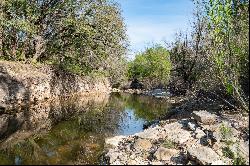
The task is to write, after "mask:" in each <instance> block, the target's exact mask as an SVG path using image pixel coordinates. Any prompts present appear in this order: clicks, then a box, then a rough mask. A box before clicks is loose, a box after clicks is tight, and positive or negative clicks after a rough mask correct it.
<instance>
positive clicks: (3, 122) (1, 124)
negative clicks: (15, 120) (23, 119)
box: [0, 114, 10, 137]
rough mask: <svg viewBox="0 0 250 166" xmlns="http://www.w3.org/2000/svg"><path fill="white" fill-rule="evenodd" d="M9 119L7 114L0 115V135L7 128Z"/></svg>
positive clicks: (0, 135)
mask: <svg viewBox="0 0 250 166" xmlns="http://www.w3.org/2000/svg"><path fill="white" fill-rule="evenodd" d="M9 120H10V117H9V115H6V114H3V115H1V116H0V137H2V136H3V135H4V133H5V132H6V131H7V130H8V125H9Z"/></svg>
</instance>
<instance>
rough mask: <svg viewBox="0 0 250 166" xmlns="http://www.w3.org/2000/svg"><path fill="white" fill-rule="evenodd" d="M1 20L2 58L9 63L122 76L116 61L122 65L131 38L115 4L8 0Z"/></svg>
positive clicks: (105, 1) (84, 0)
mask: <svg viewBox="0 0 250 166" xmlns="http://www.w3.org/2000/svg"><path fill="white" fill-rule="evenodd" d="M0 18H1V22H0V44H1V47H2V48H3V49H2V50H3V53H2V54H1V55H3V56H2V57H3V58H4V59H6V60H13V61H24V62H26V63H31V62H32V63H36V62H37V61H39V62H42V63H49V64H54V65H59V66H60V67H63V68H64V69H67V70H70V71H73V72H76V73H78V74H90V73H92V72H93V71H97V72H102V73H106V75H107V76H111V73H112V72H115V71H117V70H118V73H121V71H120V70H119V69H117V68H115V69H114V68H113V67H114V64H112V63H117V62H118V61H119V62H118V63H120V64H122V63H121V62H120V61H123V59H124V57H125V53H126V50H127V36H126V28H125V25H124V22H123V18H122V17H121V11H120V8H119V6H118V4H116V3H114V2H111V1H109V0H77V1H75V0H39V1H33V0H3V1H1V15H0ZM1 35H2V36H1ZM121 70H122V69H121ZM124 72H125V71H124ZM112 75H113V74H112Z"/></svg>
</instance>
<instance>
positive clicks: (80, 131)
mask: <svg viewBox="0 0 250 166" xmlns="http://www.w3.org/2000/svg"><path fill="white" fill-rule="evenodd" d="M97 100H100V99H97ZM87 105H88V106H85V107H82V106H79V105H77V100H74V104H72V102H71V101H69V102H63V103H62V104H61V105H60V106H59V107H56V109H55V106H53V104H48V105H47V106H46V108H44V107H37V109H38V110H36V111H38V112H39V111H43V110H39V109H46V110H48V109H49V110H50V112H49V114H51V115H50V116H49V117H50V118H51V119H52V120H53V117H54V114H55V113H56V112H61V113H62V114H63V113H64V112H65V113H66V112H67V113H68V112H72V113H70V116H69V115H67V116H64V117H63V118H60V120H57V121H55V122H54V123H51V124H53V125H52V126H51V127H50V128H49V129H48V130H47V131H46V132H44V131H43V132H36V133H35V134H32V136H30V137H28V138H25V139H19V140H15V141H13V142H11V141H9V144H8V146H5V147H4V148H3V146H2V145H0V164H16V165H19V164H29V165H30V164H100V156H101V155H102V153H103V150H104V143H105V138H107V137H112V136H115V135H131V134H135V133H137V132H140V131H142V130H143V127H144V124H146V123H148V122H151V121H153V120H156V119H159V118H160V117H162V116H163V115H165V114H166V113H167V112H168V110H169V108H170V107H171V104H170V103H167V102H166V101H165V100H164V99H156V98H153V97H150V96H139V95H132V94H126V93H112V94H111V95H110V96H109V97H108V100H107V101H105V102H98V104H96V102H95V101H92V102H88V103H87ZM47 107H53V109H50V108H47ZM33 108H34V107H33ZM35 108H36V107H35ZM30 111H31V110H30ZM32 111H34V110H32ZM68 114H69V113H68ZM52 115H53V116H52ZM50 121H51V120H50ZM1 146H2V147H1Z"/></svg>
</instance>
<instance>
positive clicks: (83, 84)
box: [0, 61, 111, 109]
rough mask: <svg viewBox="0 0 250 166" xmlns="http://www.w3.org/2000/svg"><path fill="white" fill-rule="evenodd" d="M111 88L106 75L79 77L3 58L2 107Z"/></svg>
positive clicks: (0, 72) (0, 65) (0, 71)
mask: <svg viewBox="0 0 250 166" xmlns="http://www.w3.org/2000/svg"><path fill="white" fill-rule="evenodd" d="M110 90H111V89H110V85H109V81H108V79H105V78H102V79H100V78H99V79H93V78H90V77H80V76H77V75H75V74H71V73H68V72H65V71H62V70H59V69H56V68H53V67H52V66H49V65H40V66H34V65H28V64H21V63H17V62H6V61H0V108H1V107H2V108H5V109H9V108H11V107H13V106H15V105H16V104H27V103H33V102H37V101H43V100H45V99H56V98H58V97H61V96H72V95H74V94H77V95H82V94H84V95H86V93H87V94H88V93H109V91H110Z"/></svg>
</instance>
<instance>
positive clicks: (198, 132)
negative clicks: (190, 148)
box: [195, 129, 206, 139]
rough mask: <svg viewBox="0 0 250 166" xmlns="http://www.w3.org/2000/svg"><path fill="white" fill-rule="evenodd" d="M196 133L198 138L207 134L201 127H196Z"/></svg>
mask: <svg viewBox="0 0 250 166" xmlns="http://www.w3.org/2000/svg"><path fill="white" fill-rule="evenodd" d="M195 134H196V135H195V138H196V139H201V138H202V137H204V136H206V134H205V133H204V132H203V131H202V130H201V129H196V131H195Z"/></svg>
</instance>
